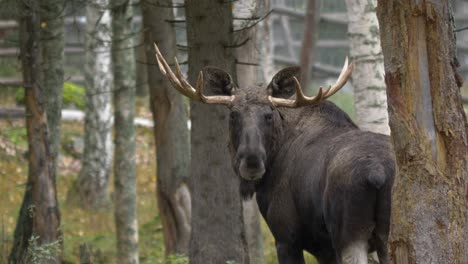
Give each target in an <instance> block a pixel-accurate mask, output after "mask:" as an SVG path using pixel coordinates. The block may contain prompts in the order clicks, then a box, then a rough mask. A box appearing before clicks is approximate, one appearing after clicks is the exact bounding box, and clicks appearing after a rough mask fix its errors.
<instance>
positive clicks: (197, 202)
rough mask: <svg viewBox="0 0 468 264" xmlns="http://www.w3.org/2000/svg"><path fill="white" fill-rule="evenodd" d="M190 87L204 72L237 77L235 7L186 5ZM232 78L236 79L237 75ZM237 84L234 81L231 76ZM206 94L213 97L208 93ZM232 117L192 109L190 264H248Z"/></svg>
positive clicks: (217, 110)
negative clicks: (213, 69)
mask: <svg viewBox="0 0 468 264" xmlns="http://www.w3.org/2000/svg"><path fill="white" fill-rule="evenodd" d="M185 14H186V18H187V41H188V51H189V74H188V75H189V81H190V83H195V82H196V78H197V75H198V72H199V71H200V70H201V69H202V68H203V67H204V66H208V65H211V66H216V67H219V68H222V69H224V70H226V71H228V72H230V73H235V66H236V65H235V58H234V51H233V49H232V48H231V47H232V43H233V41H232V30H233V28H232V3H231V1H210V0H197V1H193V0H187V1H185ZM233 75H234V74H233ZM232 77H233V78H234V80H236V76H232ZM205 94H207V95H210V94H213V91H212V87H210V86H207V87H205ZM227 113H228V111H227V109H226V108H225V107H223V106H216V105H204V104H202V103H199V102H192V103H191V119H192V130H191V142H192V146H191V147H192V149H191V172H192V174H191V176H190V180H191V187H192V236H191V240H190V248H189V256H190V263H194V264H197V263H226V261H235V262H236V263H248V262H249V256H248V249H247V243H246V241H245V233H244V230H245V229H244V224H243V216H242V201H241V197H240V193H239V183H240V180H239V177H238V176H236V175H235V174H234V172H233V170H232V165H231V164H230V161H231V158H230V156H229V152H228V148H227V145H228V129H227V128H228V123H227V122H228V118H227V117H228V115H227Z"/></svg>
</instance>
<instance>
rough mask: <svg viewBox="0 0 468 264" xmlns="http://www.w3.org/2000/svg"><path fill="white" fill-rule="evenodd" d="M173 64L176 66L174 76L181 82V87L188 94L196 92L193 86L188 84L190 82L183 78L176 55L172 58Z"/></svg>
mask: <svg viewBox="0 0 468 264" xmlns="http://www.w3.org/2000/svg"><path fill="white" fill-rule="evenodd" d="M174 64H175V68H176V76H177V78H178V79H179V81H180V83H181V84H182V88H184V89H185V91H186V92H187V93H188V94H191V95H193V94H195V93H196V90H195V88H193V87H192V85H190V83H188V82H187V80H185V77H184V75H183V74H182V70H181V69H180V65H179V61H178V60H177V57H175V58H174Z"/></svg>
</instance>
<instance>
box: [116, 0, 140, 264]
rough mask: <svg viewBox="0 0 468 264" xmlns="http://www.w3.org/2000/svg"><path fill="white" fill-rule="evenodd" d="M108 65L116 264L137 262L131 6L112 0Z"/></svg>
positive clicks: (124, 0) (133, 60) (125, 0)
mask: <svg viewBox="0 0 468 264" xmlns="http://www.w3.org/2000/svg"><path fill="white" fill-rule="evenodd" d="M110 4H111V6H112V63H113V65H112V66H113V73H114V108H115V114H114V116H115V136H114V143H115V152H114V156H115V158H114V188H115V194H114V198H115V223H116V231H117V251H118V252H117V255H118V259H119V263H124V264H127V263H131V264H136V263H138V262H139V260H138V220H137V205H136V175H135V126H134V124H133V119H134V110H135V57H134V47H133V41H132V38H131V36H132V35H133V34H132V30H131V22H132V15H133V12H132V6H131V5H130V1H128V0H112V1H110Z"/></svg>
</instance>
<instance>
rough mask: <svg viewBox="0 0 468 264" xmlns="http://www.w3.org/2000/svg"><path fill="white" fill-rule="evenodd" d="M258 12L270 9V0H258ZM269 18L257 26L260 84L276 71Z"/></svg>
mask: <svg viewBox="0 0 468 264" xmlns="http://www.w3.org/2000/svg"><path fill="white" fill-rule="evenodd" d="M257 3H258V12H263V13H265V12H269V11H270V10H271V0H258V1H257ZM272 21H273V20H272V19H271V18H267V19H264V20H263V21H260V22H259V23H258V25H257V26H255V27H256V28H257V30H258V32H257V39H256V41H257V48H258V49H259V52H260V55H259V63H260V67H258V69H257V71H258V73H257V74H258V75H259V81H260V82H261V84H262V85H267V83H268V82H269V81H270V80H271V78H273V76H274V75H275V73H276V70H275V64H274V62H273V50H274V47H273V46H274V45H273V23H272Z"/></svg>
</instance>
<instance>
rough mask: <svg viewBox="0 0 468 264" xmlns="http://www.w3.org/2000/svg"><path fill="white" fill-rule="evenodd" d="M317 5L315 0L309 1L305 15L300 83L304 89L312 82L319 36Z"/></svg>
mask: <svg viewBox="0 0 468 264" xmlns="http://www.w3.org/2000/svg"><path fill="white" fill-rule="evenodd" d="M317 6H318V5H317V4H316V2H315V0H309V1H307V9H306V14H305V20H304V34H303V39H302V47H301V58H300V66H301V70H302V73H301V79H300V82H301V84H302V86H303V87H308V83H309V81H310V73H311V68H312V64H313V62H314V53H313V51H314V46H315V42H316V37H317V36H318V34H317V32H316V29H317V26H316V24H317V18H316V15H317V14H318V12H317Z"/></svg>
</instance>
